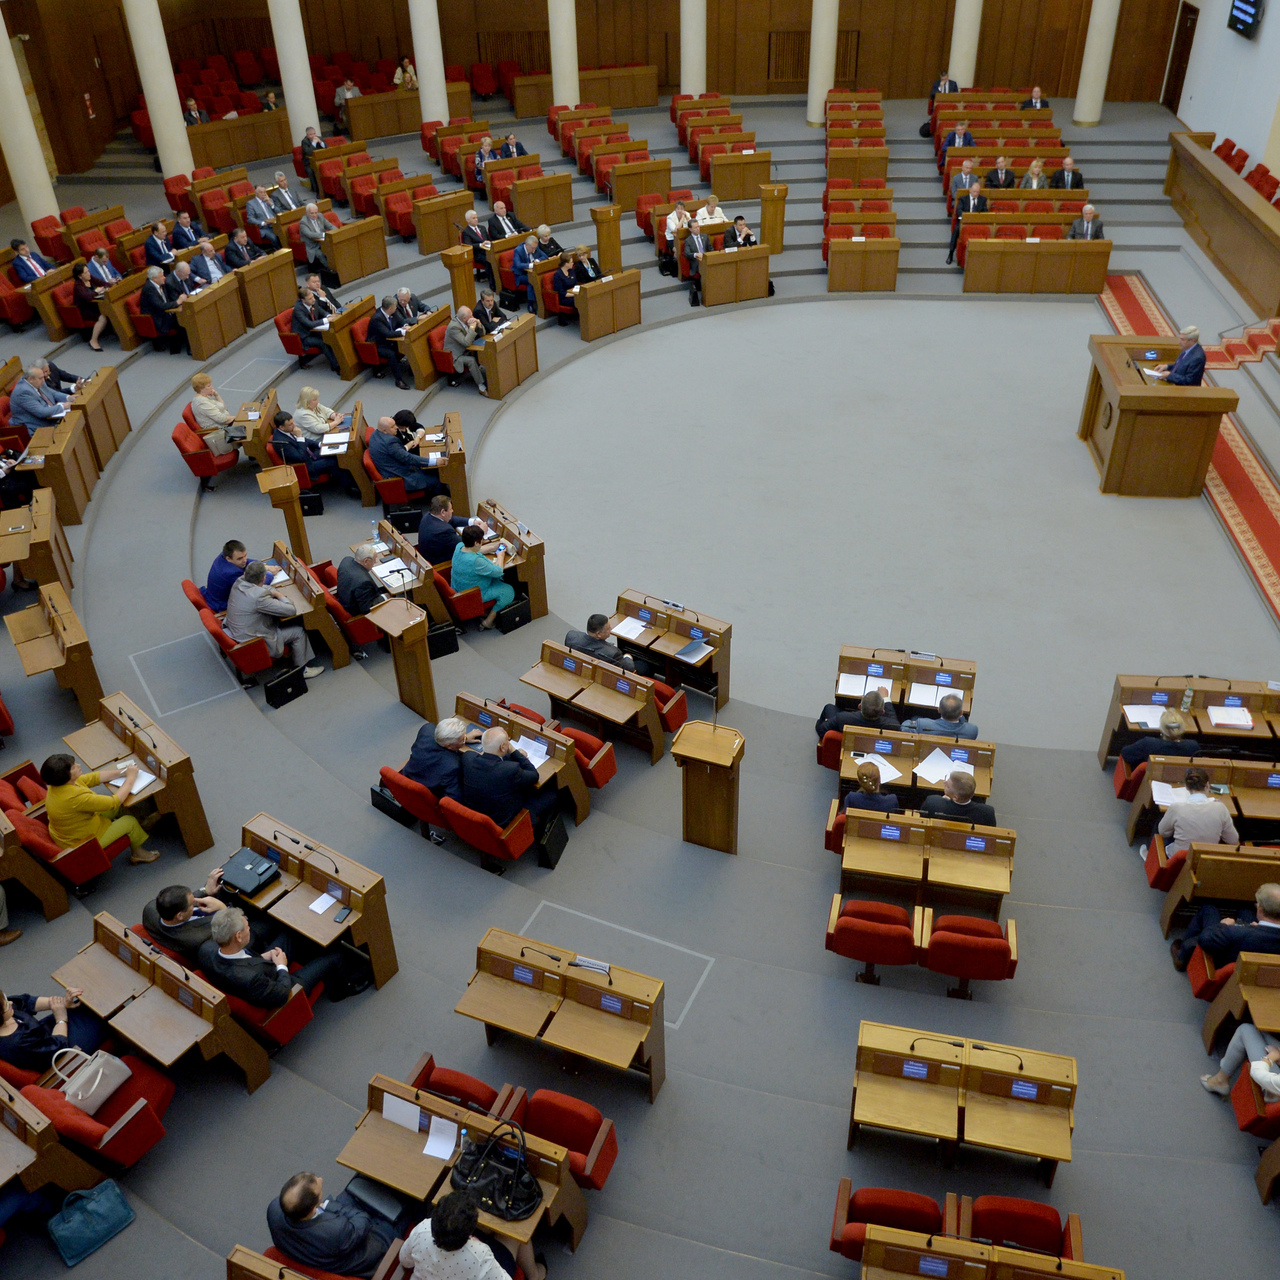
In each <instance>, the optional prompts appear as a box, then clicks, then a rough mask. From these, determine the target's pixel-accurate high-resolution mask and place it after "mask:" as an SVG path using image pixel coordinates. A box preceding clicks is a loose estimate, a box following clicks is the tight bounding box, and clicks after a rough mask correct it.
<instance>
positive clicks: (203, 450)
mask: <svg viewBox="0 0 1280 1280" xmlns="http://www.w3.org/2000/svg"><path fill="white" fill-rule="evenodd" d="M173 443H174V444H175V445H177V446H178V452H179V453H180V454H182V457H183V461H185V462H186V464H187V466H188V467H189V468H190V469H191V474H192V475H193V476H199V477H200V487H201V489H211V488H212V487H213V486H212V485H210V483H209V481H210V480H211V479H212V478H213V477H214V476H216V475H217V474H218V473H219V472H220V471H229V470H230V469H231V468H232V467H234V466H235V465H236V463H237V462H238V461H239V460H240V450H239V449H238V448H237V449H232V451H231V452H230V453H222V454H217V455H215V454H214V453H213V452H212V451H211V450H210V449H209V447H208V446H207V445H206V444H205V443H204V440H203V439H202V438H201V437H200V436H198V435H196V433H195V432H194V431H192V430H191V428H190V427H189V426H187V424H186V423H185V422H179V423H178V425H177V426H176V427H174V429H173Z"/></svg>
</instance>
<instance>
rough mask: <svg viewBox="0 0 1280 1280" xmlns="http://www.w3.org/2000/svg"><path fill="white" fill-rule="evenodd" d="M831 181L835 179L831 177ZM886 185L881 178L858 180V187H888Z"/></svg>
mask: <svg viewBox="0 0 1280 1280" xmlns="http://www.w3.org/2000/svg"><path fill="white" fill-rule="evenodd" d="M831 181H832V182H834V181H835V179H834V178H833V179H832V180H831ZM828 185H830V184H828ZM888 185H889V184H888V183H887V182H886V181H885V180H884V179H883V178H860V179H859V180H858V186H860V187H888Z"/></svg>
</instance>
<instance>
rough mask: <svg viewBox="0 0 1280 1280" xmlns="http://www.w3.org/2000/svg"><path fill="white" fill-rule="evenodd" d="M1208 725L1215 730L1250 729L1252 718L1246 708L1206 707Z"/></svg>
mask: <svg viewBox="0 0 1280 1280" xmlns="http://www.w3.org/2000/svg"><path fill="white" fill-rule="evenodd" d="M1206 710H1207V711H1208V712H1209V723H1210V724H1212V725H1213V726H1214V727H1215V728H1224V729H1252V728H1253V717H1252V716H1251V715H1250V714H1249V708H1248V707H1207V708H1206Z"/></svg>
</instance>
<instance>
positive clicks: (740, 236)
mask: <svg viewBox="0 0 1280 1280" xmlns="http://www.w3.org/2000/svg"><path fill="white" fill-rule="evenodd" d="M755 243H756V238H755V236H753V235H752V234H751V228H750V227H749V226H747V220H746V218H744V217H743V216H742V214H738V216H737V217H736V218H734V220H733V222H732V223H731V224H730V226H729V229H728V230H727V231H726V232H725V233H724V247H725V248H726V249H733V248H735V247H736V248H739V249H746V248H749V247H750V246H751V245H753V244H755Z"/></svg>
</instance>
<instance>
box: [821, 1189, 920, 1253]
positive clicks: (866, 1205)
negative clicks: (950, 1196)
mask: <svg viewBox="0 0 1280 1280" xmlns="http://www.w3.org/2000/svg"><path fill="white" fill-rule="evenodd" d="M869 1226H877V1227H896V1228H897V1229H898V1230H899V1231H917V1232H919V1233H920V1234H921V1235H932V1234H935V1233H937V1232H939V1231H941V1230H942V1210H941V1209H939V1208H938V1202H937V1201H936V1200H933V1199H931V1198H930V1197H929V1196H922V1195H919V1194H917V1193H916V1192H914V1191H893V1190H891V1189H889V1188H888V1187H859V1188H858V1190H857V1191H854V1189H853V1182H852V1181H851V1180H850V1179H849V1178H841V1179H840V1185H839V1187H838V1188H837V1189H836V1211H835V1216H834V1217H833V1218H832V1220H831V1240H830V1248H831V1252H832V1253H838V1254H840V1255H841V1256H842V1257H845V1258H849V1259H850V1260H852V1261H853V1262H860V1261H861V1260H862V1246H863V1243H864V1242H865V1240H866V1238H867V1228H868V1227H869Z"/></svg>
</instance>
